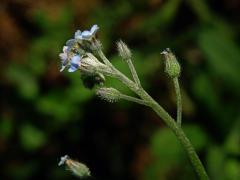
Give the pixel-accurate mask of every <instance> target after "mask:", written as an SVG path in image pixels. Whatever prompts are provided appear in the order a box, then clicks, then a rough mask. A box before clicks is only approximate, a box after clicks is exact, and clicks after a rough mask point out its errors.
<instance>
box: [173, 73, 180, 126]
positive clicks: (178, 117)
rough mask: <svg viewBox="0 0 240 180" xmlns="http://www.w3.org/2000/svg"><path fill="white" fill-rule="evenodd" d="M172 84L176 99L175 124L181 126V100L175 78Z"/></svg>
mask: <svg viewBox="0 0 240 180" xmlns="http://www.w3.org/2000/svg"><path fill="white" fill-rule="evenodd" d="M173 84H174V89H175V93H176V99H177V124H178V125H179V126H181V124H182V98H181V93H180V86H179V82H178V78H177V77H175V78H173Z"/></svg>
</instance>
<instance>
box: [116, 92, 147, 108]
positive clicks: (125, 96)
mask: <svg viewBox="0 0 240 180" xmlns="http://www.w3.org/2000/svg"><path fill="white" fill-rule="evenodd" d="M120 99H124V100H127V101H132V102H135V103H138V104H141V105H145V106H149V104H148V103H147V102H146V101H144V100H142V99H138V98H135V97H132V96H128V95H125V94H121V95H120Z"/></svg>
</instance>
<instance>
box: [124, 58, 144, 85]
mask: <svg viewBox="0 0 240 180" xmlns="http://www.w3.org/2000/svg"><path fill="white" fill-rule="evenodd" d="M126 61H127V63H128V67H129V69H130V71H131V74H132V77H133V79H134V81H135V82H136V83H137V85H138V86H139V87H140V86H141V83H140V80H139V78H138V75H137V72H136V69H135V67H134V65H133V63H132V60H131V59H126Z"/></svg>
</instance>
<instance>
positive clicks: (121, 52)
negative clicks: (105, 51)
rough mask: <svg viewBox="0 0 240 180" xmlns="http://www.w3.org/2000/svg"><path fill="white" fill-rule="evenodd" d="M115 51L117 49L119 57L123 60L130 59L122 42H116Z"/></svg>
mask: <svg viewBox="0 0 240 180" xmlns="http://www.w3.org/2000/svg"><path fill="white" fill-rule="evenodd" d="M117 49H118V52H119V55H120V56H121V57H122V58H123V59H124V60H128V59H130V58H131V57H132V54H131V51H130V49H129V48H128V46H127V45H126V44H125V43H124V42H123V41H121V40H120V41H118V42H117Z"/></svg>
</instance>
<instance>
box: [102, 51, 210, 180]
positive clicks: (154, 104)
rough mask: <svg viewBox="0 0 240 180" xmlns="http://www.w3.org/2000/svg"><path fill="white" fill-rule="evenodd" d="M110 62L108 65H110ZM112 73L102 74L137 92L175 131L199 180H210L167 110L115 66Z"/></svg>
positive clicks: (103, 57)
mask: <svg viewBox="0 0 240 180" xmlns="http://www.w3.org/2000/svg"><path fill="white" fill-rule="evenodd" d="M99 55H100V57H101V58H102V59H105V60H104V61H106V62H107V61H108V60H107V58H106V57H105V55H104V54H103V53H102V52H100V53H99ZM108 63H109V61H108V62H107V63H106V64H108ZM110 68H111V72H109V71H104V69H102V70H101V73H103V74H105V75H107V76H111V77H114V78H117V79H118V80H120V81H121V82H122V83H123V84H125V85H126V86H127V87H128V88H129V89H131V90H132V91H133V92H135V93H136V94H137V95H138V96H139V97H140V98H141V99H142V100H144V101H145V102H146V103H147V104H148V106H149V107H151V108H152V109H153V110H154V111H155V112H156V113H157V114H158V116H159V117H160V118H162V120H163V121H164V122H165V123H166V125H167V126H168V127H169V128H170V129H171V130H172V131H173V133H174V134H175V135H176V137H177V139H178V140H179V141H180V143H181V144H182V146H183V147H184V149H185V150H186V152H187V155H188V157H189V159H190V161H191V163H192V165H193V168H194V169H195V171H196V173H197V175H198V177H199V179H201V180H208V179H209V178H208V175H207V173H206V171H205V169H204V166H203V165H202V162H201V161H200V159H199V157H198V155H197V153H196V151H195V150H194V148H193V146H192V144H191V142H190V141H189V139H188V138H187V136H186V135H185V133H184V132H183V130H182V128H181V127H180V126H179V125H178V124H177V123H176V122H175V120H174V119H173V118H172V117H171V116H170V115H169V114H168V113H167V111H166V110H164V109H163V108H162V107H161V106H160V105H159V104H158V103H157V102H156V101H155V100H154V99H153V98H152V97H151V96H150V95H149V94H148V93H147V92H146V91H145V90H144V89H143V88H142V87H141V86H138V85H137V84H136V83H134V82H133V81H131V80H130V79H129V78H127V77H126V76H125V75H124V74H123V73H121V72H120V71H119V70H117V69H116V68H115V67H114V66H112V65H111V66H110Z"/></svg>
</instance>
